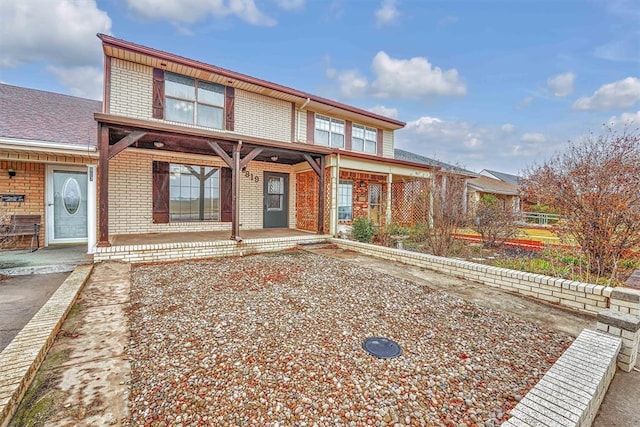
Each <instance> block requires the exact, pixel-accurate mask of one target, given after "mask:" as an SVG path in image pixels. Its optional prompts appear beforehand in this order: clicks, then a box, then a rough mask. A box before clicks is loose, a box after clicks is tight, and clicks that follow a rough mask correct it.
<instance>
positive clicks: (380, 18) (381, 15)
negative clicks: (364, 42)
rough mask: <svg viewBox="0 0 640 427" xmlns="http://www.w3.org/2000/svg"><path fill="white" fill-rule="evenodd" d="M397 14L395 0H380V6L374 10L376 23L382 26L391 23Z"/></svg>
mask: <svg viewBox="0 0 640 427" xmlns="http://www.w3.org/2000/svg"><path fill="white" fill-rule="evenodd" d="M399 15H400V12H399V11H398V8H397V7H396V0H382V3H381V4H380V7H379V8H378V9H377V10H376V25H377V26H378V27H382V26H385V25H389V24H393V23H394V22H395V21H396V20H397V19H398V16H399Z"/></svg>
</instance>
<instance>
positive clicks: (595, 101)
mask: <svg viewBox="0 0 640 427" xmlns="http://www.w3.org/2000/svg"><path fill="white" fill-rule="evenodd" d="M638 102H640V79H638V78H636V77H627V78H626V79H623V80H618V81H617V82H613V83H607V84H605V85H602V86H600V88H599V89H598V90H596V91H595V92H594V93H593V95H591V96H584V97H582V98H579V99H578V100H576V102H574V103H573V109H574V110H581V111H609V110H615V109H620V108H629V107H632V106H633V105H635V104H636V103H638Z"/></svg>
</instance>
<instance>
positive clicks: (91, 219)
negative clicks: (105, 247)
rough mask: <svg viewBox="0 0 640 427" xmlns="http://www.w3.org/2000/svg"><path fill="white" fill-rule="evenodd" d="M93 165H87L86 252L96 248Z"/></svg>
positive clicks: (93, 250) (91, 251) (94, 173)
mask: <svg viewBox="0 0 640 427" xmlns="http://www.w3.org/2000/svg"><path fill="white" fill-rule="evenodd" d="M96 169H97V168H96V166H95V165H87V253H90V254H92V253H94V252H95V249H96V241H97V235H96V226H97V206H98V204H97V194H98V193H97V187H96V181H97V179H96V178H97V175H96V173H97V171H96Z"/></svg>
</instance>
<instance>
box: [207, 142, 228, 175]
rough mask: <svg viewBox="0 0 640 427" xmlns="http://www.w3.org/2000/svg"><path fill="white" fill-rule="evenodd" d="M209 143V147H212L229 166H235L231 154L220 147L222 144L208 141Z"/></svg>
mask: <svg viewBox="0 0 640 427" xmlns="http://www.w3.org/2000/svg"><path fill="white" fill-rule="evenodd" d="M207 144H209V147H211V149H212V150H213V151H214V152H215V153H216V154H217V155H218V156H220V158H221V159H222V161H223V162H225V163H226V164H227V166H229V167H230V168H231V169H233V166H234V164H233V160H231V157H229V155H228V154H227V153H226V152H225V151H224V150H223V149H222V148H221V147H220V145H218V143H217V142H214V141H207Z"/></svg>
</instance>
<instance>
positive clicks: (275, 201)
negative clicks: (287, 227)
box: [267, 194, 283, 211]
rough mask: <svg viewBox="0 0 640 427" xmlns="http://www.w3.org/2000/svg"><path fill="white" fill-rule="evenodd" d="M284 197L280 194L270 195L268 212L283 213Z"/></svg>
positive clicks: (268, 197) (268, 196)
mask: <svg viewBox="0 0 640 427" xmlns="http://www.w3.org/2000/svg"><path fill="white" fill-rule="evenodd" d="M282 199H283V196H281V195H279V194H269V195H267V210H268V211H281V210H282V206H283V203H282V201H283V200H282Z"/></svg>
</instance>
